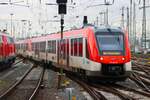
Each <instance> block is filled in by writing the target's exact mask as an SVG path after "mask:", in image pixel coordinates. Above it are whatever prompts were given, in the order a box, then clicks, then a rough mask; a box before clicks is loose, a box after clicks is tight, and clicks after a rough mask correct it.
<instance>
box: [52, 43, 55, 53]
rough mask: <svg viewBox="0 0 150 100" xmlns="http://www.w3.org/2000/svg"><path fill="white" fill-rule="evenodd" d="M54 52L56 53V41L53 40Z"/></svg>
mask: <svg viewBox="0 0 150 100" xmlns="http://www.w3.org/2000/svg"><path fill="white" fill-rule="evenodd" d="M52 53H56V41H55V40H53V41H52Z"/></svg>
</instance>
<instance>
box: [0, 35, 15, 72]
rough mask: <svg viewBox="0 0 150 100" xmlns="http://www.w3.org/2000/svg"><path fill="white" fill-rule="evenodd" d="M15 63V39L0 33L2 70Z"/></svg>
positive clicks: (0, 62)
mask: <svg viewBox="0 0 150 100" xmlns="http://www.w3.org/2000/svg"><path fill="white" fill-rule="evenodd" d="M14 61H15V44H14V39H13V38H12V37H11V36H10V35H7V34H6V33H3V32H0V69H4V68H5V67H8V66H11V64H12V63H13V62H14Z"/></svg>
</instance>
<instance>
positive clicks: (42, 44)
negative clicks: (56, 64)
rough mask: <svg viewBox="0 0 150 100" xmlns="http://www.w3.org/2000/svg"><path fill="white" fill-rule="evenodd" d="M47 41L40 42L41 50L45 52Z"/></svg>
mask: <svg viewBox="0 0 150 100" xmlns="http://www.w3.org/2000/svg"><path fill="white" fill-rule="evenodd" d="M45 48H46V42H40V52H45Z"/></svg>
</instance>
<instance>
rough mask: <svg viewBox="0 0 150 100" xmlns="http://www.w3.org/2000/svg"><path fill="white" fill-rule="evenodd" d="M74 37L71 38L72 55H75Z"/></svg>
mask: <svg viewBox="0 0 150 100" xmlns="http://www.w3.org/2000/svg"><path fill="white" fill-rule="evenodd" d="M73 44H74V39H71V56H73V49H74V45H73Z"/></svg>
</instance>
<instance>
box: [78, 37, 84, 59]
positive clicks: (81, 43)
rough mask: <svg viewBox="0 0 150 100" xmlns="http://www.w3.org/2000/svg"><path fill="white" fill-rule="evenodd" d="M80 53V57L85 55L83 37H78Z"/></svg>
mask: <svg viewBox="0 0 150 100" xmlns="http://www.w3.org/2000/svg"><path fill="white" fill-rule="evenodd" d="M78 54H79V56H80V57H82V56H83V38H79V39H78Z"/></svg>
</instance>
